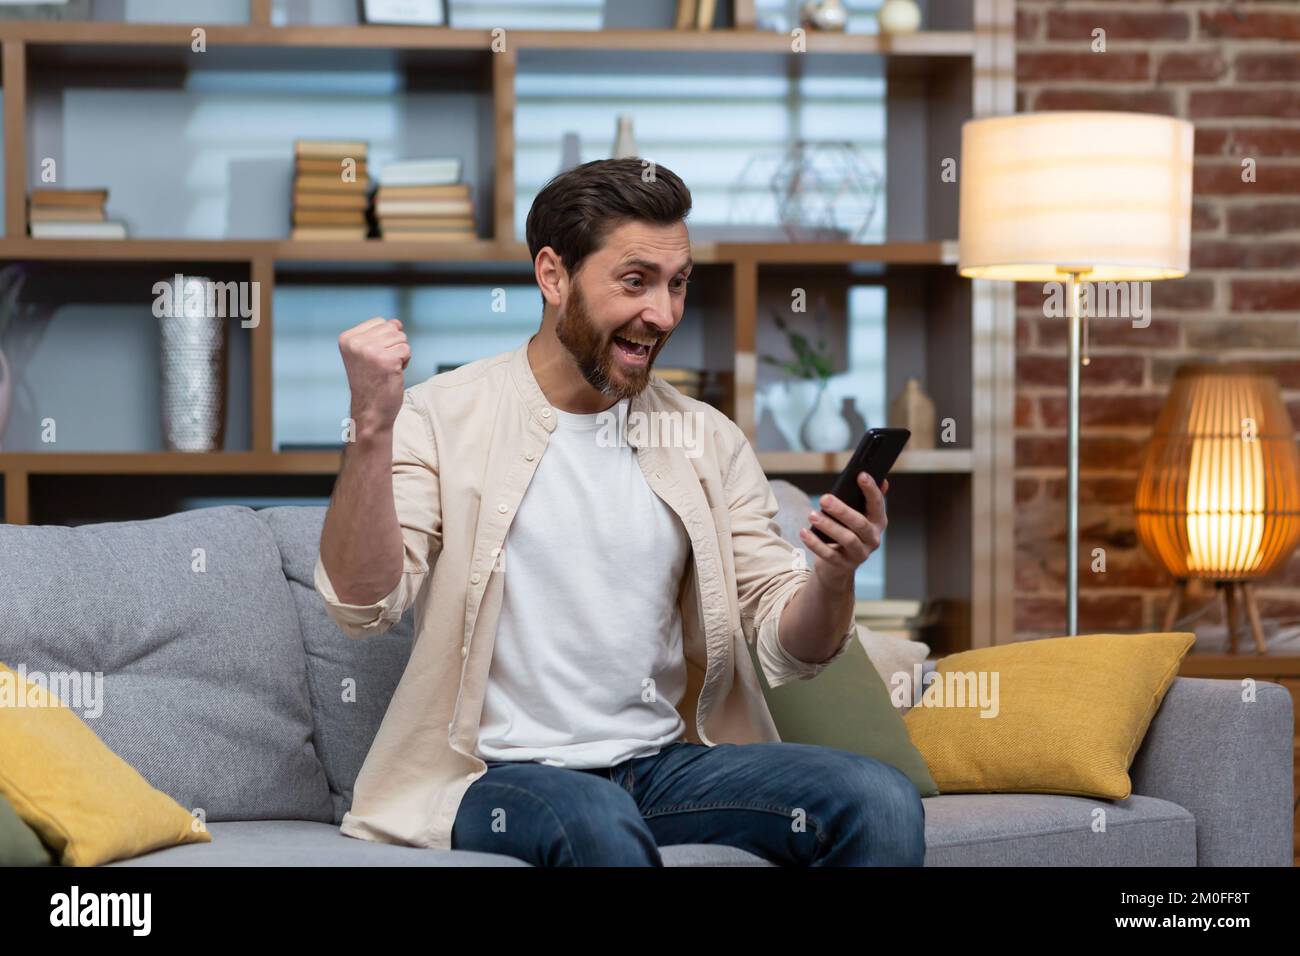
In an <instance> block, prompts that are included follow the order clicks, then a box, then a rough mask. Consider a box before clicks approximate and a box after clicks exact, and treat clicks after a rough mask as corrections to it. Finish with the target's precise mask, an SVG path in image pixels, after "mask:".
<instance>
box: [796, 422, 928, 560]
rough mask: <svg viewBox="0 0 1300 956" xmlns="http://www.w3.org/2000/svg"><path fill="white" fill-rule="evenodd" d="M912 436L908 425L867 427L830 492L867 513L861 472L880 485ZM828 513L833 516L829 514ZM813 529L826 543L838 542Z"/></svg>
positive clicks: (852, 506) (850, 505)
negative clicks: (859, 479)
mask: <svg viewBox="0 0 1300 956" xmlns="http://www.w3.org/2000/svg"><path fill="white" fill-rule="evenodd" d="M911 437H912V433H911V432H910V431H908V430H907V429H906V428H869V429H867V432H866V434H865V435H863V436H862V440H861V441H860V442H858V447H857V450H856V451H854V453H853V457H852V458H850V459H849V463H848V465H847V466H845V468H844V470H843V471H842V472H840V474H839V477H837V478H836V479H835V484H834V486H833V487H832V488H831V494H832V495H834V496H835V497H836V498H838V499H840V501H842V502H844V503H845V504H846V505H848V506H849V507H850V508H853V509H854V510H855V511H858V512H860V513H862V514H866V513H867V501H866V498H865V497H864V496H863V494H862V486H861V485H859V484H858V473H859V472H863V471H865V472H866V473H867V474H868V475H870V476H871V479H872V480H873V481H874V482H875V483H876V484H877V485H880V484H881V483H882V482H883V481H884V480H885V478H886V476H888V474H889V469H890V468H893V467H894V462H895V461H897V460H898V456H899V455H900V454H901V453H902V451H903V446H904V445H906V444H907V440H908V439H909V438H911ZM827 517H828V518H829V517H831V516H830V515H827ZM812 533H813V534H815V535H817V537H819V538H821V540H823V541H825V542H826V543H827V544H834V543H835V540H834V539H833V538H831V537H830V535H827V534H825V533H823V532H822V530H821V529H820V528H813V529H812Z"/></svg>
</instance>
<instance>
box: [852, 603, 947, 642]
mask: <svg viewBox="0 0 1300 956" xmlns="http://www.w3.org/2000/svg"><path fill="white" fill-rule="evenodd" d="M853 616H854V618H855V619H856V620H857V622H858V623H859V624H861V625H863V626H864V627H866V628H867V630H869V631H872V632H874V633H876V634H883V635H886V636H888V637H901V638H902V639H903V640H905V641H919V640H920V639H921V632H922V630H924V629H925V628H927V627H929V626H930V625H932V624H934V623H936V622H937V621H938V608H937V606H935V605H934V604H932V603H931V602H929V601H911V600H906V599H899V598H894V599H885V600H880V601H857V602H855V603H854V606H853Z"/></svg>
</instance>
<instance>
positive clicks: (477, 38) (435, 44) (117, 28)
mask: <svg viewBox="0 0 1300 956" xmlns="http://www.w3.org/2000/svg"><path fill="white" fill-rule="evenodd" d="M195 26H202V24H195ZM193 29H194V27H191V26H189V25H176V24H139V23H106V22H88V21H87V22H74V21H63V22H57V23H49V22H40V21H7V22H3V23H0V40H17V41H22V42H24V43H26V44H29V45H30V46H32V47H38V46H43V47H68V48H74V47H81V48H90V47H115V46H116V47H159V48H161V47H181V48H182V49H183V50H184V51H186V52H188V50H189V47H190V42H191V38H192V30H193ZM204 30H205V31H206V38H207V45H208V47H209V49H212V48H215V47H235V46H243V47H271V48H276V49H282V48H303V49H343V48H355V49H372V50H431V51H444V50H490V49H491V47H492V43H493V35H492V31H490V30H467V29H457V28H454V27H420V26H402V27H397V26H380V25H374V24H369V25H362V26H283V27H276V26H263V25H252V24H250V25H247V26H243V25H228V24H222V25H214V26H207V27H204ZM507 36H508V44H507V45H508V46H513V47H514V48H515V49H537V50H580V51H594V50H611V51H615V52H624V51H645V52H654V51H668V52H691V53H788V52H790V37H789V36H788V35H786V34H783V33H782V34H777V33H767V32H759V31H744V30H703V31H698V32H697V31H678V30H510V31H509V32H508V34H507ZM975 37H976V34H975V32H974V31H965V30H930V31H921V32H918V33H914V34H910V35H906V36H897V37H882V36H878V35H875V34H844V33H841V34H836V33H817V32H816V31H811V32H809V33H808V34H807V52H809V53H826V54H832V55H854V54H856V55H859V56H861V55H874V56H889V57H898V58H914V59H920V60H945V59H963V58H970V57H971V56H972V55H973V54H974V52H975V48H976V39H975ZM142 65H143V64H142Z"/></svg>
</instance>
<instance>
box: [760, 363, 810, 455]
mask: <svg viewBox="0 0 1300 956" xmlns="http://www.w3.org/2000/svg"><path fill="white" fill-rule="evenodd" d="M764 400H765V401H766V403H767V407H768V409H769V410H771V412H772V421H773V422H774V423H775V424H776V427H777V430H778V431H779V432H780V433H781V437H782V438H784V439H785V441H786V444H787V445H789V446H790V450H791V451H806V450H807V449H806V447H805V446H804V443H803V439H802V438H801V437H800V434H799V433H800V431H801V429H802V428H803V423H804V422H805V421H807V420H808V413H809V412H811V411H812V408H813V406H814V405H815V404H816V403H817V383H816V382H815V381H813V380H812V379H807V378H792V379H786V380H784V381H781V382H776V383H774V384H773V385H772V386H771V387H770V388H768V389H767V390H766V392H765V394H764Z"/></svg>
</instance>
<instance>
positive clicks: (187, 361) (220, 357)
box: [158, 276, 229, 452]
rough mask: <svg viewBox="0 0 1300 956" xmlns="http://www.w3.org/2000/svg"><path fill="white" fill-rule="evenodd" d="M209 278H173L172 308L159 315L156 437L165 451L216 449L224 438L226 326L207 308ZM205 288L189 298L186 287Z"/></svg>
mask: <svg viewBox="0 0 1300 956" xmlns="http://www.w3.org/2000/svg"><path fill="white" fill-rule="evenodd" d="M211 281H212V280H210V279H208V278H207V277H205V276H186V277H181V278H180V279H178V280H176V281H175V282H174V283H173V285H174V287H175V289H174V294H173V296H172V307H171V308H170V309H168V310H166V311H165V312H164V314H163V315H162V316H160V317H159V323H160V328H159V332H160V334H159V336H158V345H159V356H158V358H159V364H160V366H161V371H162V390H161V391H162V395H161V398H162V433H163V443H164V444H165V446H166V448H167V450H168V451H198V452H204V451H220V450H221V449H222V447H223V445H224V440H225V434H226V359H227V350H228V343H229V322H228V321H227V319H226V318H225V317H224V316H222V315H220V314H219V312H220V310H216V309H210V308H209V302H210V301H211V300H210V299H209V298H208V297H207V295H206V289H207V288H208V287H209V284H210V283H211ZM192 283H197V284H198V288H199V289H201V290H205V295H204V297H203V301H198V302H196V301H195V298H197V296H191V295H190V294H189V290H190V289H191V288H192V286H191V284H192Z"/></svg>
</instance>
